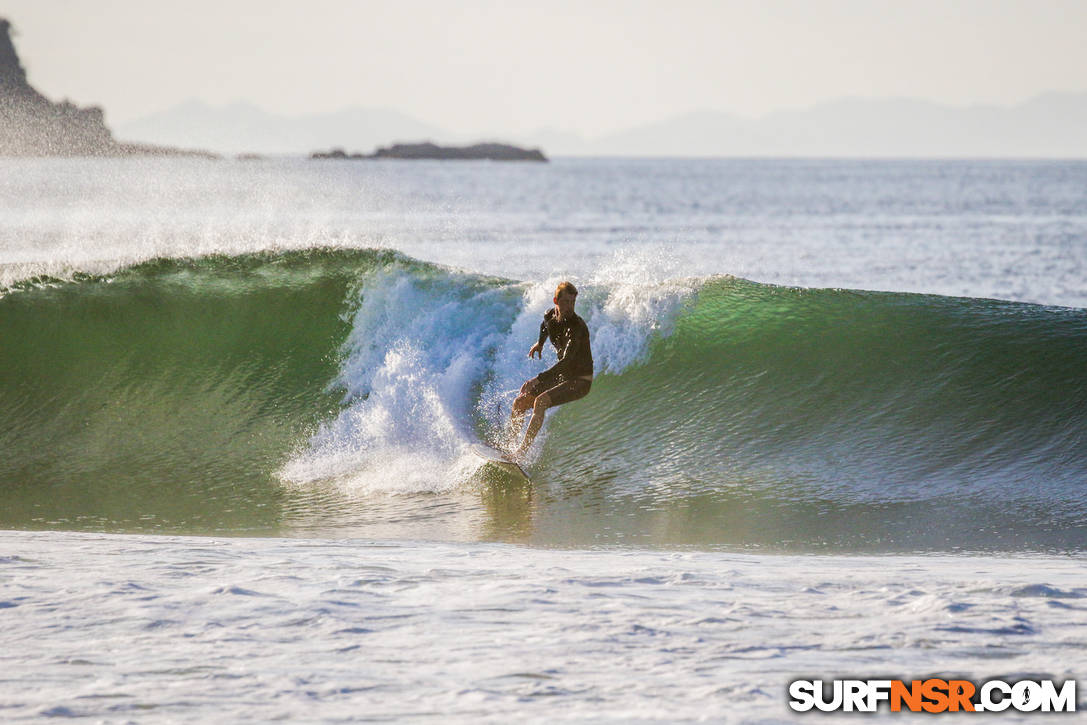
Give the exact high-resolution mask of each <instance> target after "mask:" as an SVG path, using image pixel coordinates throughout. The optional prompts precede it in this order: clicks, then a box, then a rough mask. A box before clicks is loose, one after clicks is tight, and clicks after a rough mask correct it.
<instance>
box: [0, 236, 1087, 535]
mask: <svg viewBox="0 0 1087 725" xmlns="http://www.w3.org/2000/svg"><path fill="white" fill-rule="evenodd" d="M647 266H649V265H647V263H646V262H645V260H638V259H629V258H628V259H624V260H622V261H621V262H618V263H616V264H615V265H613V266H611V267H607V268H603V269H601V270H598V271H597V272H596V273H595V274H594V275H593V276H591V277H587V278H586V279H583V280H575V281H577V282H578V283H579V287H580V288H581V290H582V294H581V295H580V297H579V303H578V305H579V313H580V314H582V316H584V317H585V318H586V320H587V321H588V323H589V326H590V329H591V331H592V337H593V352H594V357H595V359H596V361H597V373H598V375H597V380H596V381H595V382H594V385H593V390H592V393H591V394H590V396H589V397H588V398H586V399H585V400H584V401H579V402H577V403H573V404H571V405H568V406H564V407H562V408H560V409H558V410H557V411H555V412H553V413H552V414H551V416H550V420H549V422H548V425H547V426H546V427H545V433H544V434H543V435H542V436H541V438H540V439H539V442H538V443H537V445H536V446H535V447H534V451H533V455H534V456H535V461H534V465H533V471H534V473H533V477H534V479H535V480H537V481H538V482H539V483H540V484H541V485H543V486H545V494H546V495H545V496H544V499H545V508H546V509H547V510H548V511H550V512H551V514H550V515H552V516H567V517H570V518H571V519H576V518H578V517H589V516H598V517H601V519H602V520H606V521H608V522H609V523H608V525H614V524H615V522H616V521H617V520H618V518H619V517H620V513H621V512H622V513H623V515H631V516H632V517H633V518H634V519H635V520H637V522H638V523H636V524H634V526H635V527H636V528H637V527H641V529H640V531H641V533H642V534H644V535H643V536H642V538H641V539H638V538H637V537H634V538H635V540H649V539H652V540H653V541H656V542H657V543H661V542H664V543H669V542H672V543H676V542H678V543H683V542H687V541H696V542H698V543H700V544H709V545H714V544H722V545H726V544H727V545H745V544H755V545H766V546H774V545H782V546H788V545H789V543H790V541H801V542H804V544H805V545H812V544H820V543H827V544H831V545H833V544H840V545H843V546H847V547H854V548H861V549H864V548H873V547H874V548H880V547H881V546H890V547H891V548H903V547H905V548H918V549H932V548H935V549H941V550H942V549H955V548H993V547H995V548H1006V549H1015V550H1020V549H1037V548H1050V549H1051V548H1056V549H1062V550H1065V549H1067V550H1082V548H1083V546H1084V542H1085V541H1087V537H1085V536H1084V533H1085V532H1087V487H1085V486H1084V483H1085V482H1087V445H1085V444H1087V441H1085V436H1087V376H1084V374H1083V371H1084V370H1087V313H1085V312H1084V311H1083V310H1076V309H1065V308H1052V307H1042V306H1037V305H1029V304H1020V303H1010V302H1000V301H995V300H980V299H965V298H948V297H939V296H932V295H916V294H895V293H883V292H860V291H851V290H826V289H822V290H820V289H801V288H787V287H778V286H772V285H765V284H759V283H756V282H751V281H747V280H742V279H736V278H730V277H714V278H706V279H685V280H673V281H668V282H659V281H655V280H654V279H653V278H652V276H651V274H650V273H649V272H650V270H648V269H647ZM557 281H558V280H557V279H556V280H541V281H539V282H534V283H524V282H517V281H514V280H507V279H500V278H493V277H485V276H480V275H473V274H467V273H463V272H458V271H456V270H451V269H448V268H445V267H441V266H437V265H432V264H427V263H425V262H421V261H418V260H414V259H411V258H408V257H405V256H403V255H400V254H397V253H395V252H391V251H377V250H330V249H312V250H306V251H297V252H276V253H271V252H269V253H263V254H247V255H241V256H231V257H228V256H211V257H202V258H198V259H158V260H153V261H151V262H147V263H143V264H139V265H135V266H132V267H128V268H125V269H123V270H119V271H117V272H115V273H113V274H110V275H103V276H82V277H79V278H76V279H72V280H57V279H49V278H37V279H34V280H29V281H25V282H21V283H19V284H18V285H14V286H12V287H9V288H8V289H7V290H5V294H4V296H3V297H2V298H0V340H3V347H2V352H0V355H2V369H3V371H4V374H3V377H2V380H0V404H2V405H3V409H4V410H5V411H6V415H5V416H4V420H3V422H0V447H2V448H3V450H4V451H6V452H7V455H6V456H5V457H4V460H2V461H0V496H2V497H3V500H4V506H3V507H2V513H0V525H8V526H17V527H20V526H53V525H64V526H107V527H108V526H113V527H117V526H121V527H124V526H134V527H142V528H155V527H160V528H164V529H170V528H171V527H178V526H190V527H191V526H197V527H199V526H201V525H204V526H206V527H207V528H209V529H211V530H225V531H237V532H241V531H246V532H261V531H279V530H281V527H282V524H283V516H284V510H285V509H286V508H289V506H288V505H287V504H286V503H285V502H287V501H288V500H289V499H290V498H291V497H292V496H294V495H295V494H296V492H298V491H305V490H315V489H316V488H320V487H322V486H328V485H330V484H331V485H334V486H336V487H338V488H340V489H342V490H349V491H352V492H354V493H357V494H360V495H364V496H365V495H371V494H388V493H392V494H424V495H430V494H435V493H437V494H443V493H444V492H450V491H456V490H459V489H462V488H463V487H465V486H471V485H474V484H473V483H472V482H473V481H474V480H475V479H474V478H473V474H474V472H475V470H476V468H477V466H476V464H475V462H474V461H473V459H472V458H471V457H470V456H469V455H468V453H467V446H468V445H469V444H470V443H472V442H474V441H475V440H478V439H480V438H487V437H490V436H492V435H494V434H495V432H496V431H497V430H499V429H500V427H501V426H502V424H503V422H504V419H505V417H506V415H508V410H509V406H510V403H511V402H512V399H513V397H514V396H515V394H516V391H517V388H518V387H519V385H520V383H521V381H523V380H524V379H526V378H528V377H530V376H531V375H533V374H535V373H536V372H538V371H539V370H540V369H541V363H540V362H538V361H530V360H528V359H527V358H526V356H525V355H526V351H527V349H528V347H529V345H531V343H532V342H533V341H534V339H535V335H536V327H537V325H538V321H539V317H540V315H541V314H542V312H543V311H544V310H545V309H546V308H547V306H548V305H549V303H550V296H551V290H553V288H554V285H555V283H556V282H557ZM544 364H548V363H547V361H546V360H545V362H544ZM590 502H592V506H589V505H588V504H589V503H590ZM660 512H664V514H660ZM659 515H663V516H664V517H665V518H664V519H663V520H665V521H666V525H665V526H664V527H663V529H661V528H660V527H659V526H658V528H657V529H654V527H655V526H657V524H655V523H653V522H654V521H657V522H658V523H659V520H658V519H659ZM654 516H658V519H654V518H653V517H654ZM646 517H648V518H646ZM651 519H652V520H651ZM586 526H587V527H588V526H589V524H587V525H586ZM647 531H648V533H646V532H647ZM541 536H542V535H541ZM654 537H655V538H654ZM544 538H546V537H544ZM888 542H890V543H888ZM651 543H652V542H651Z"/></svg>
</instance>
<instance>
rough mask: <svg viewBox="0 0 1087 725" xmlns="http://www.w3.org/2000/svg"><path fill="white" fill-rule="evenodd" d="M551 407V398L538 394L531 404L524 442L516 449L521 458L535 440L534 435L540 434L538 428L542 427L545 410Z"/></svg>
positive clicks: (545, 394) (544, 394)
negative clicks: (530, 418) (530, 414)
mask: <svg viewBox="0 0 1087 725" xmlns="http://www.w3.org/2000/svg"><path fill="white" fill-rule="evenodd" d="M550 406H551V396H550V395H548V394H547V393H546V392H545V393H540V394H539V395H537V396H536V400H535V401H534V402H533V404H532V420H530V421H529V422H528V430H526V431H525V440H524V441H523V442H522V443H521V447H520V448H518V449H517V455H519V456H523V455H524V454H525V451H527V450H528V447H529V446H531V445H532V441H533V440H535V439H536V434H537V433H539V432H540V428H542V427H543V422H544V417H545V415H546V413H547V409H548V408H549V407H550Z"/></svg>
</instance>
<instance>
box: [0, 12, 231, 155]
mask: <svg viewBox="0 0 1087 725" xmlns="http://www.w3.org/2000/svg"><path fill="white" fill-rule="evenodd" d="M132 155H169V156H205V157H209V158H215V154H210V153H207V152H203V151H184V150H181V149H174V148H168V147H163V146H150V145H145V144H130V143H121V142H118V141H116V140H115V139H114V138H113V134H112V133H111V132H110V130H109V128H108V127H107V126H106V123H105V117H104V114H103V111H102V109H101V108H99V107H97V106H91V107H88V108H79V107H78V106H76V105H75V104H73V103H71V102H70V101H67V100H66V101H62V102H61V103H54V102H53V101H50V100H49V99H48V98H46V97H45V96H43V95H42V94H41V93H39V92H38V91H37V90H35V89H34V88H33V87H32V86H31V85H30V84H29V83H28V82H27V80H26V70H25V69H24V68H23V66H22V63H20V62H19V56H18V54H17V53H16V52H15V45H14V44H13V43H12V42H11V23H10V22H8V21H7V20H6V19H4V18H0V156H132Z"/></svg>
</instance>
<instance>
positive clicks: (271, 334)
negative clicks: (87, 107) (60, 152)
mask: <svg viewBox="0 0 1087 725" xmlns="http://www.w3.org/2000/svg"><path fill="white" fill-rule="evenodd" d="M0 219H2V220H3V221H2V224H0V408H2V410H3V411H4V415H3V420H2V421H0V450H2V451H3V454H4V455H3V456H2V458H0V529H3V531H0V542H2V543H0V582H2V589H0V618H2V620H3V621H4V627H3V628H2V634H0V645H2V647H0V652H2V653H0V661H2V662H3V663H4V665H5V667H4V670H5V674H4V675H2V676H0V714H2V716H3V717H4V719H5V720H13V721H19V720H38V719H42V718H49V717H57V716H65V717H71V716H76V717H90V718H94V719H96V720H105V721H129V720H131V721H140V722H143V721H177V720H191V721H204V720H208V719H226V720H240V719H244V718H256V719H260V720H265V719H272V718H289V719H299V720H304V721H321V722H328V721H338V720H347V719H364V720H365V719H379V720H380V719H390V718H404V719H411V720H423V719H437V720H442V721H446V720H450V721H477V720H483V721H494V722H505V721H508V720H509V719H510V718H511V717H519V718H524V719H527V720H531V721H540V720H555V719H564V720H570V721H585V720H597V719H604V720H614V721H623V722H626V721H636V720H646V721H667V722H673V721H711V722H750V721H767V722H781V721H784V722H791V721H795V720H797V719H802V717H803V716H802V715H800V714H798V713H793V712H791V711H790V710H789V709H788V706H787V697H786V691H787V684H788V682H789V681H791V680H793V679H797V678H801V677H823V678H832V677H835V676H838V677H854V676H865V677H873V678H875V677H880V676H885V675H894V676H902V677H905V678H907V679H909V678H923V677H926V676H940V675H944V676H950V675H954V676H965V677H968V678H969V679H973V680H982V679H987V678H991V677H1000V678H1003V679H1022V678H1032V679H1042V678H1053V679H1057V680H1064V679H1066V678H1075V677H1077V676H1078V675H1080V674H1081V673H1082V672H1083V671H1084V667H1085V665H1087V651H1085V646H1087V641H1085V640H1084V639H1083V637H1082V636H1081V632H1082V628H1083V627H1084V625H1085V624H1087V615H1085V612H1087V607H1085V605H1084V604H1083V603H1082V602H1083V600H1084V598H1085V597H1087V589H1085V588H1084V587H1083V586H1082V576H1081V573H1082V570H1083V564H1084V555H1085V551H1087V486H1085V484H1087V440H1085V439H1087V375H1085V374H1084V370H1087V311H1085V310H1084V307H1087V285H1084V284H1083V280H1084V279H1087V164H1085V163H1082V162H1030V161H1008V162H1003V161H1002V162H981V161H971V162H967V161H921V162H913V161H878V162H875V161H873V162H861V161H804V160H793V161H758V160H751V161H739V160H736V161H725V160H721V161H709V160H652V161H650V160H644V161H643V160H604V159H584V160H573V159H560V160H557V161H555V162H553V163H551V164H492V163H475V162H469V163H440V162H418V163H398V162H367V163H362V162H336V161H326V162H317V161H306V160H297V159H270V160H264V161H257V162H242V161H236V162H234V161H223V162H213V161H205V160H179V159H157V160H156V159H151V160H139V159H126V160H105V159H103V160H86V159H67V160H62V159H50V160H3V161H2V162H0ZM563 279H570V280H572V281H574V282H575V283H576V284H577V285H578V287H579V289H580V290H581V294H580V295H579V299H578V312H579V313H580V314H581V315H582V316H583V317H584V318H585V319H586V321H587V323H588V325H589V328H590V331H591V334H592V344H593V354H594V358H595V360H596V372H597V377H596V380H595V381H594V384H593V389H592V393H591V394H590V396H589V397H587V398H586V399H585V400H583V401H578V402H576V403H572V404H570V405H568V406H564V407H562V408H560V409H558V410H557V411H552V413H551V414H550V415H549V418H548V422H547V424H546V426H545V429H544V433H543V434H542V435H541V436H540V438H539V439H538V441H537V443H536V444H535V445H534V447H533V449H532V451H531V452H530V462H529V469H530V475H531V477H532V479H533V482H532V485H531V486H520V485H513V484H511V482H509V481H505V480H502V479H501V478H496V477H495V476H494V475H493V474H490V473H488V472H487V471H486V470H481V469H480V467H479V465H478V461H477V460H476V459H474V458H473V456H471V454H470V453H469V446H471V445H472V444H473V443H475V442H477V441H480V440H489V439H491V438H492V437H494V436H495V435H496V434H497V431H498V430H499V429H500V428H501V426H502V423H503V422H504V420H505V418H506V417H507V416H508V412H509V408H510V404H511V403H512V400H513V398H514V397H515V395H516V392H517V389H518V388H519V386H520V384H521V382H522V381H523V380H525V379H526V378H528V377H531V376H532V375H534V374H535V373H536V372H538V371H539V370H540V369H542V367H543V366H546V365H549V364H550V362H553V360H554V357H553V353H551V358H550V362H549V361H548V359H547V358H546V356H545V360H544V362H543V363H541V362H539V361H531V360H529V359H528V358H527V356H526V353H527V350H528V347H529V346H530V345H531V344H532V343H533V342H534V341H535V337H536V330H537V327H538V325H539V320H540V318H541V316H542V314H543V312H544V311H545V310H546V309H547V308H548V306H549V305H550V300H551V295H552V293H553V290H554V287H555V285H556V284H557V283H558V282H559V281H561V280H563ZM839 717H841V718H842V719H849V717H850V716H848V715H844V714H843V715H840V716H839ZM852 717H857V716H856V715H853V716H852ZM896 717H900V716H898V715H896ZM1006 717H1009V718H1011V719H1015V718H1017V717H1019V718H1023V719H1027V716H1026V715H1018V716H1017V715H1014V714H1011V715H1006Z"/></svg>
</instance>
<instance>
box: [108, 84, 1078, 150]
mask: <svg viewBox="0 0 1087 725" xmlns="http://www.w3.org/2000/svg"><path fill="white" fill-rule="evenodd" d="M116 135H117V137H118V138H123V139H125V140H126V141H139V142H146V143H156V144H165V145H169V146H183V147H190V148H192V147H195V148H205V149H212V150H214V151H219V152H221V153H243V152H256V153H269V154H273V153H279V154H301V153H309V152H310V151H313V150H315V149H320V148H329V147H342V148H344V149H346V150H348V151H362V152H370V151H372V150H373V149H375V148H376V147H378V146H380V145H387V144H389V143H392V142H397V141H400V142H408V141H424V140H430V141H438V142H465V141H478V140H481V139H479V138H473V137H471V136H466V135H464V134H455V133H451V132H449V131H446V130H444V129H442V128H440V127H438V126H435V125H432V124H429V123H426V122H424V121H420V120H418V119H415V118H412V117H410V116H407V115H404V114H402V113H398V112H396V111H391V110H384V109H372V108H348V109H344V110H342V111H337V112H334V113H321V114H309V115H304V116H283V115H277V114H273V113H269V112H266V111H263V110H261V109H259V108H257V107H256V106H253V105H250V104H246V103H234V104H230V105H225V106H212V105H208V104H205V103H202V102H199V101H188V102H186V103H183V104H181V105H179V106H176V107H174V108H171V109H169V110H166V111H163V112H161V113H157V114H154V115H152V116H148V117H146V118H142V119H139V120H136V121H132V122H129V123H125V124H120V125H118V126H117V127H116ZM488 140H491V139H488ZM494 140H502V141H509V142H513V143H518V144H521V145H529V146H539V147H541V148H542V149H543V150H544V151H545V152H546V153H547V154H548V155H550V156H556V155H557V156H563V155H566V156H709V157H715V156H741V157H742V156H771V157H782V156H808V157H810V156H814V157H860V158H865V157H966V158H977V157H992V158H1006V157H1028V158H1087V92H1085V93H1047V94H1043V95H1040V96H1037V97H1035V98H1032V99H1030V100H1028V101H1025V102H1023V103H1020V104H1017V105H1013V106H971V107H966V108H958V107H952V106H945V105H940V104H936V103H930V102H927V101H920V100H913V99H856V98H850V99H840V100H835V101H829V102H826V103H821V104H818V105H816V106H813V107H811V108H806V109H801V110H792V111H779V112H775V113H771V114H767V115H765V116H762V117H759V118H745V117H742V116H737V115H732V114H728V113H722V112H719V111H697V112H693V113H688V114H684V115H681V116H676V117H673V118H669V119H666V120H663V121H660V122H658V123H652V124H646V125H641V126H636V127H633V128H630V129H627V130H624V131H621V132H618V133H613V134H609V135H606V136H600V137H596V138H585V137H582V136H578V135H577V134H571V133H565V132H561V131H555V130H546V129H545V130H540V131H538V132H536V133H533V134H519V135H515V136H514V137H512V138H504V139H494Z"/></svg>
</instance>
